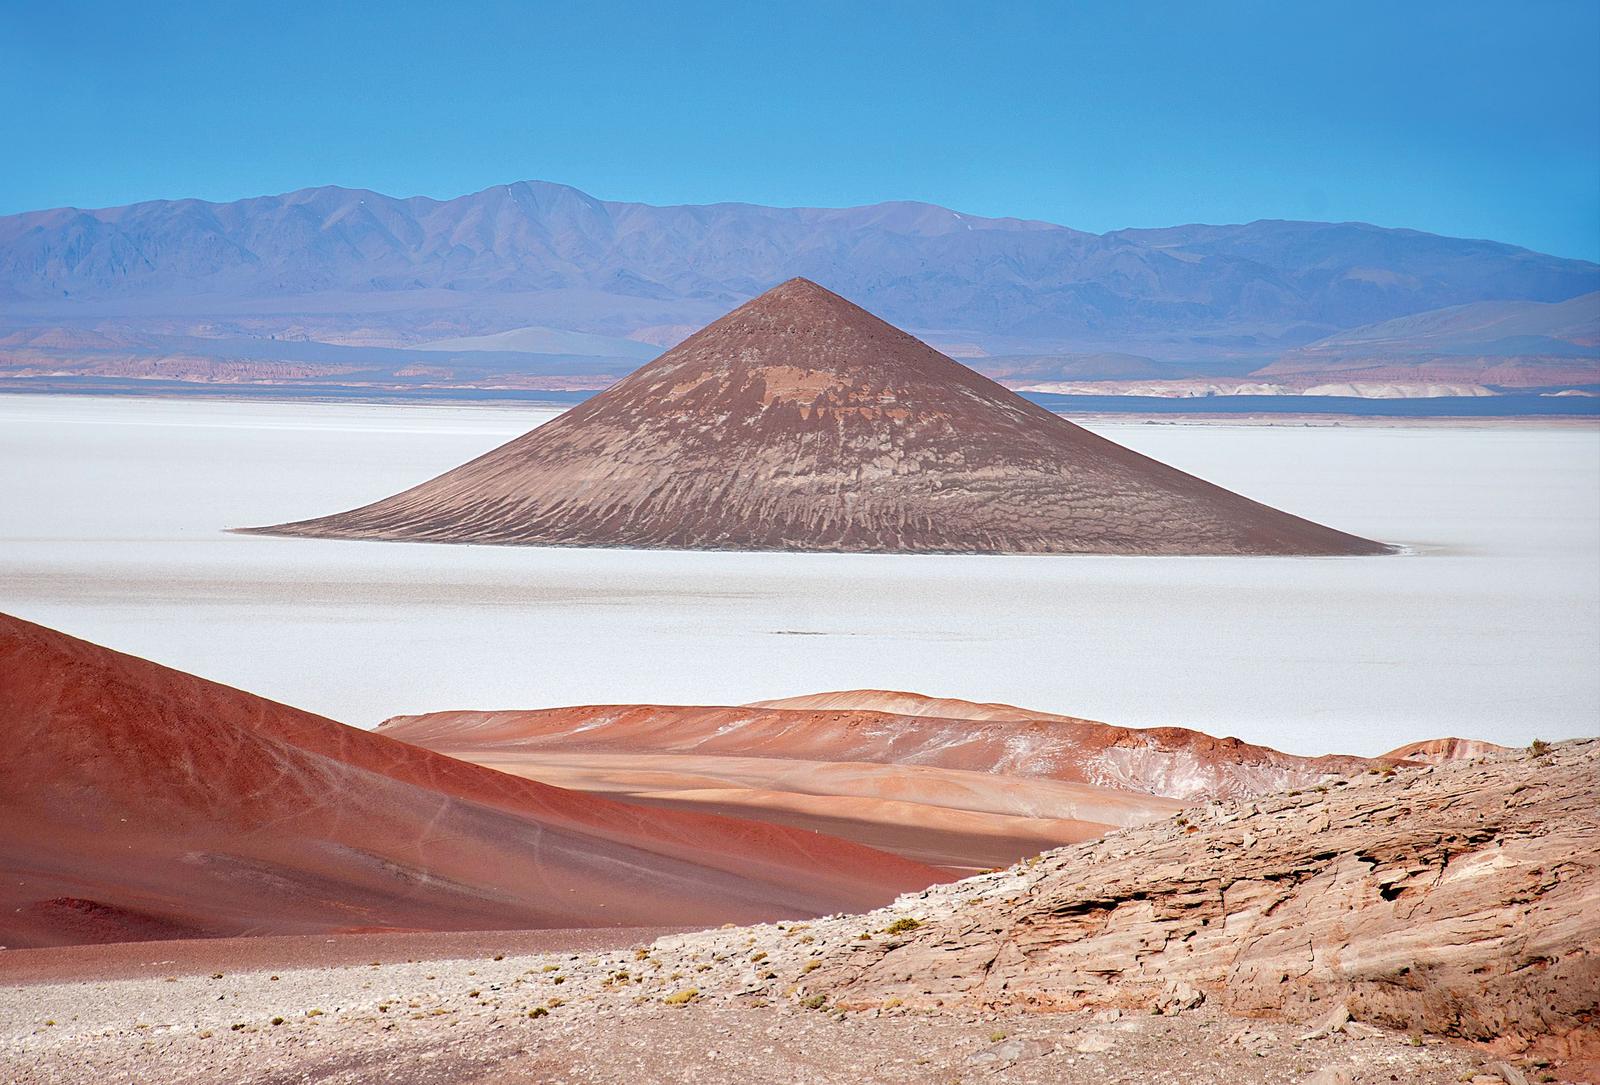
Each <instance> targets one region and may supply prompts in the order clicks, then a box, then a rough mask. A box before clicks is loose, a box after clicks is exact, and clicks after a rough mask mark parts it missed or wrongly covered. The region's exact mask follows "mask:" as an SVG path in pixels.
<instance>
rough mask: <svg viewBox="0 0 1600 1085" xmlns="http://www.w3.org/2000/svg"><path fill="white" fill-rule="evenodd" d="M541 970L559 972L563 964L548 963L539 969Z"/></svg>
mask: <svg viewBox="0 0 1600 1085" xmlns="http://www.w3.org/2000/svg"><path fill="white" fill-rule="evenodd" d="M539 971H541V972H559V971H561V966H560V965H558V964H547V965H545V966H544V967H543V968H541V969H539Z"/></svg>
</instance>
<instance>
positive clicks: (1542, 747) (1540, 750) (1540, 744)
mask: <svg viewBox="0 0 1600 1085" xmlns="http://www.w3.org/2000/svg"><path fill="white" fill-rule="evenodd" d="M1528 752H1529V753H1530V754H1532V755H1533V756H1534V757H1543V756H1544V755H1545V754H1547V753H1549V752H1550V743H1548V742H1546V741H1545V740H1544V739H1542V738H1536V739H1534V740H1533V741H1532V742H1530V743H1528Z"/></svg>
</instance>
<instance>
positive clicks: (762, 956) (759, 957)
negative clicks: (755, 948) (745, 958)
mask: <svg viewBox="0 0 1600 1085" xmlns="http://www.w3.org/2000/svg"><path fill="white" fill-rule="evenodd" d="M766 959H767V955H766V953H765V952H764V951H762V952H757V953H752V954H750V963H752V964H754V963H756V962H757V961H764V960H766Z"/></svg>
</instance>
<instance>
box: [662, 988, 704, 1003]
mask: <svg viewBox="0 0 1600 1085" xmlns="http://www.w3.org/2000/svg"><path fill="white" fill-rule="evenodd" d="M699 997H700V991H699V990H698V989H697V988H694V987H685V988H684V989H683V990H681V991H674V992H672V994H670V995H668V996H666V997H665V998H663V999H662V1000H661V1001H662V1002H664V1003H666V1004H667V1005H668V1006H684V1005H687V1004H688V1003H690V1002H693V1001H694V1000H695V999H697V998H699Z"/></svg>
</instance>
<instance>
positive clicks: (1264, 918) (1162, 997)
mask: <svg viewBox="0 0 1600 1085" xmlns="http://www.w3.org/2000/svg"><path fill="white" fill-rule="evenodd" d="M1597 795H1600V740H1588V741H1581V742H1572V743H1565V744H1562V745H1559V746H1554V747H1550V748H1547V749H1546V750H1545V751H1544V752H1542V753H1540V754H1537V755H1535V754H1518V755H1513V756H1509V757H1506V758H1503V759H1499V760H1486V761H1470V762H1467V761H1457V762H1450V763H1446V764H1441V765H1437V766H1407V767H1400V768H1397V769H1395V770H1394V771H1392V772H1390V771H1377V770H1375V771H1374V772H1373V773H1371V774H1363V775H1362V776H1359V777H1355V778H1352V779H1350V780H1348V781H1338V782H1335V783H1333V784H1331V785H1328V786H1327V787H1326V788H1325V789H1324V788H1322V787H1319V788H1315V789H1312V790H1309V791H1302V792H1287V793H1284V794H1282V795H1278V796H1273V797H1271V798H1266V799H1258V800H1253V801H1239V802H1232V803H1226V804H1213V805H1211V806H1208V807H1205V808H1200V809H1195V810H1191V811H1188V812H1186V813H1185V814H1182V815H1179V816H1178V817H1176V818H1173V819H1171V820H1168V821H1166V822H1164V823H1162V824H1159V825H1156V824H1153V825H1146V826H1139V827H1135V828H1131V829H1126V830H1123V831H1121V832H1117V833H1113V834H1111V835H1110V836H1107V837H1105V838H1103V839H1101V840H1100V841H1098V842H1095V843H1092V844H1082V845H1077V846H1074V847H1070V848H1066V849H1062V850H1060V851H1057V852H1053V853H1049V854H1047V855H1045V856H1043V857H1041V858H1039V859H1038V860H1036V861H1029V862H1025V863H1023V864H1019V865H1018V866H1016V867H1013V868H1011V869H1009V870H1006V871H1003V872H999V873H995V874H991V875H983V876H979V877H975V878H970V879H968V880H966V881H963V882H959V883H956V884H954V885H949V886H939V887H935V888H933V889H930V890H928V891H926V892H924V893H921V894H918V895H915V896H911V897H907V898H902V900H900V901H898V902H897V903H896V905H895V906H894V907H893V908H892V909H888V910H885V911H881V912H878V913H874V914H873V915H871V916H868V917H865V918H864V919H863V920H858V921H855V923H856V925H857V926H859V927H861V928H862V929H864V930H868V931H873V930H881V931H887V932H890V933H891V934H892V935H893V937H872V938H863V939H860V940H855V941H848V942H844V943H842V944H841V943H835V948H834V949H833V950H831V951H830V952H828V953H826V954H824V955H822V956H821V957H819V958H818V959H817V960H818V963H817V964H812V965H808V967H807V971H806V972H805V973H803V980H804V983H805V988H806V990H807V991H814V992H817V993H825V995H826V997H827V999H828V1000H829V1001H831V1002H837V1003H839V1004H842V1005H873V1004H883V1003H886V1002H889V1001H890V1000H894V999H899V1000H902V1001H903V1002H904V1003H906V1004H908V1005H930V1004H931V1005H950V1004H960V1003H967V1004H973V1005H993V1006H1022V1007H1031V1008H1038V1009H1069V1008H1075V1007H1083V1006H1095V1005H1104V1006H1117V1007H1133V1008H1137V1009H1140V1010H1143V1011H1149V1010H1150V1009H1152V1008H1157V1009H1159V1008H1160V1007H1162V1006H1167V1005H1172V1004H1173V1003H1174V1000H1176V1001H1177V1002H1182V1001H1183V1000H1184V999H1185V998H1192V995H1190V994H1189V991H1193V992H1195V993H1198V994H1200V995H1202V996H1203V997H1205V998H1206V999H1208V1000H1216V1001H1217V1002H1219V1003H1220V1004H1221V1005H1223V1006H1224V1007H1225V1008H1226V1009H1228V1010H1230V1011H1232V1012H1240V1013H1245V1014H1271V1015H1281V1016H1285V1017H1288V1018H1291V1019H1294V1020H1299V1021H1305V1022H1308V1023H1312V1024H1317V1023H1322V1024H1324V1025H1327V1024H1328V1022H1330V1020H1335V1019H1336V1018H1337V1016H1338V1015H1341V1014H1348V1015H1349V1017H1351V1018H1354V1019H1356V1020H1358V1021H1367V1022H1372V1023H1376V1024H1379V1025H1383V1026H1387V1027H1391V1028H1401V1029H1409V1030H1417V1031H1423V1032H1429V1033H1439V1034H1445V1035H1450V1036H1456V1037H1461V1038H1465V1039H1469V1040H1474V1041H1480V1042H1486V1043H1490V1044H1492V1045H1495V1046H1496V1047H1498V1048H1499V1049H1502V1050H1507V1051H1524V1050H1528V1049H1530V1048H1532V1049H1536V1050H1540V1051H1545V1052H1548V1053H1551V1054H1553V1055H1559V1056H1563V1057H1582V1056H1585V1055H1587V1056H1588V1057H1593V1055H1594V1053H1595V1052H1596V1050H1597V1047H1600V923H1597V922H1596V918H1595V917H1596V916H1600V803H1597V802H1596V797H1597ZM897 921H898V922H897ZM1330 1027H1331V1026H1330Z"/></svg>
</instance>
